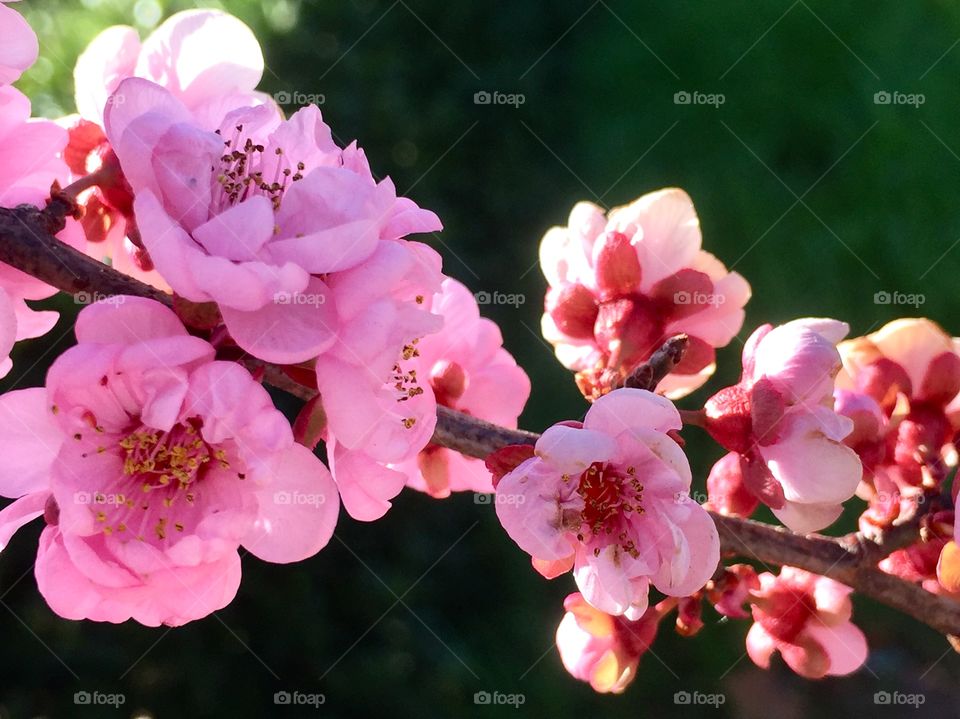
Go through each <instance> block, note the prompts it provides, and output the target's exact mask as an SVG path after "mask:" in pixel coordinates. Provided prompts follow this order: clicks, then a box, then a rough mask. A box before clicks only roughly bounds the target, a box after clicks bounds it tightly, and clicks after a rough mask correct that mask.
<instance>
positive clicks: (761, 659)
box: [747, 623, 777, 669]
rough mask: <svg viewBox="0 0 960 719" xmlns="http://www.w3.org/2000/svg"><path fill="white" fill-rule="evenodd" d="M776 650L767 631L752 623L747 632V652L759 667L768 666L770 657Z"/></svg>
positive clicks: (766, 667)
mask: <svg viewBox="0 0 960 719" xmlns="http://www.w3.org/2000/svg"><path fill="white" fill-rule="evenodd" d="M776 650H777V644H776V642H775V641H774V639H773V637H771V636H770V635H769V634H768V633H767V631H766V630H765V629H764V628H763V627H762V626H760V625H759V624H756V623H754V624H753V625H752V626H751V627H750V631H749V632H747V654H749V655H750V658H751V659H752V660H753V663H754V664H756V665H757V666H758V667H760V668H761V669H768V668H769V667H770V657H772V656H773V653H774V652H775V651H776Z"/></svg>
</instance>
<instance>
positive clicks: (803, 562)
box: [0, 194, 960, 641]
mask: <svg viewBox="0 0 960 719" xmlns="http://www.w3.org/2000/svg"><path fill="white" fill-rule="evenodd" d="M74 210H75V207H74V206H73V204H72V202H71V201H70V198H69V197H64V196H62V195H57V194H55V196H54V199H53V200H52V201H51V203H50V205H49V206H48V208H47V209H46V210H43V211H40V210H37V209H36V208H33V207H20V208H15V209H4V208H0V261H2V262H5V263H7V264H9V265H12V266H14V267H16V268H18V269H20V270H22V271H24V272H26V273H28V274H30V275H33V276H34V277H37V278H39V279H41V280H43V281H44V282H47V283H48V284H50V285H52V286H54V287H56V288H57V289H60V290H62V291H64V292H68V293H72V294H76V293H80V292H87V293H91V294H93V293H99V294H102V295H133V296H139V297H148V298H150V299H154V300H157V301H159V302H162V303H164V304H166V305H171V304H172V299H171V297H170V295H168V294H166V293H163V292H160V291H159V290H157V289H155V288H153V287H150V286H149V285H146V284H144V283H142V282H139V281H138V280H135V279H133V278H131V277H128V276H126V275H123V274H121V273H119V272H117V271H116V270H113V269H112V268H110V267H108V266H106V265H104V264H102V263H100V262H97V261H96V260H94V259H92V258H90V257H87V256H86V255H84V254H82V253H80V252H77V251H76V250H73V249H72V248H70V247H67V246H66V245H64V244H62V243H61V242H59V241H58V240H57V239H56V238H55V237H53V235H54V234H55V233H57V232H59V231H60V230H61V229H63V226H64V217H65V216H67V215H68V214H70V213H71V212H73V211H74ZM683 342H684V339H682V338H674V339H673V340H671V341H670V342H668V345H667V346H665V347H664V348H662V349H661V351H660V352H659V353H658V354H657V355H655V357H653V358H651V360H650V361H648V363H647V366H646V367H641V368H638V371H637V372H635V373H634V374H635V375H637V376H636V377H635V378H634V377H633V375H631V379H630V380H629V384H631V385H632V386H644V387H652V386H655V385H656V382H657V381H659V379H660V378H662V377H663V376H664V375H665V374H666V372H669V368H670V367H672V366H673V365H674V364H675V363H676V362H677V361H678V356H679V355H678V354H677V352H678V347H679V351H680V352H682V344H683ZM247 364H248V365H249V366H251V367H253V368H255V369H261V370H262V371H263V378H264V380H265V381H266V382H268V383H269V384H272V385H274V386H276V387H278V388H280V389H282V390H285V391H288V392H290V393H291V394H293V395H296V396H297V397H300V398H302V399H309V398H310V397H312V396H313V395H315V391H313V390H311V389H309V388H306V387H303V386H302V385H300V384H298V383H296V382H294V381H293V380H292V379H290V378H288V377H287V375H286V374H284V372H283V371H282V370H281V369H280V368H278V367H274V366H270V365H264V364H263V363H260V362H258V361H256V360H252V359H251V360H249V361H248V362H247ZM638 372H639V374H638ZM651 383H652V384H651ZM537 437H538V435H537V434H535V433H532V432H526V431H523V430H512V429H507V428H505V427H499V426H497V425H493V424H490V423H489V422H485V421H483V420H480V419H477V418H475V417H471V416H468V415H465V414H463V413H461V412H457V411H455V410H452V409H448V408H446V407H440V408H439V409H438V421H437V429H436V432H435V433H434V436H433V441H434V442H435V443H437V444H439V445H442V446H444V447H448V448H450V449H453V450H455V451H458V452H461V453H462V454H464V455H467V456H470V457H477V458H480V459H483V458H485V457H486V456H487V455H488V454H490V453H491V452H493V451H494V450H497V449H499V448H501V447H504V446H506V445H510V444H531V443H533V442H535V441H536V440H537ZM711 514H712V517H713V519H714V521H715V522H716V525H717V528H718V530H719V532H720V539H721V550H722V552H723V554H724V555H725V556H728V557H729V556H740V557H743V558H745V559H747V560H751V561H756V562H758V563H760V564H762V565H776V566H782V565H789V566H794V567H799V568H801V569H806V570H808V571H810V572H814V573H816V574H821V575H824V576H827V577H831V578H833V579H836V580H837V581H839V582H842V583H844V584H846V585H848V586H850V587H853V588H854V589H855V590H856V591H857V592H859V593H861V594H864V595H866V596H869V597H872V598H873V599H875V600H877V601H878V602H880V603H882V604H886V605H887V606H889V607H892V608H894V609H897V610H899V611H901V612H903V613H905V614H908V615H910V616H911V617H914V618H915V619H917V620H918V621H920V622H923V623H925V624H927V625H928V626H930V627H932V628H933V629H935V630H937V631H938V632H940V633H942V634H945V635H947V636H948V638H950V639H951V641H956V640H955V637H956V636H957V635H960V602H955V601H952V600H949V599H945V598H943V597H939V596H937V595H934V594H931V593H930V592H927V591H926V590H924V589H923V588H922V587H920V586H919V585H917V584H913V583H911V582H907V581H905V580H903V579H900V578H899V577H895V576H891V575H888V574H885V573H884V572H882V571H880V570H878V569H876V564H877V562H878V561H879V560H880V559H881V558H883V557H884V556H886V555H888V554H889V553H890V552H892V551H894V550H896V549H899V548H902V547H905V546H908V545H910V544H912V543H913V542H915V541H917V539H918V526H919V525H918V522H919V518H918V519H917V520H916V522H909V523H907V524H905V525H904V526H902V527H898V528H895V529H894V530H892V531H891V532H889V533H888V534H887V535H885V536H884V537H883V538H882V540H881V541H879V542H877V541H871V540H869V539H866V538H864V537H862V536H861V535H859V534H852V535H847V536H846V537H839V538H835V537H826V536H821V535H807V536H800V535H796V534H793V533H791V532H789V531H787V530H785V529H783V528H781V527H774V526H771V525H767V524H763V523H760V522H755V521H751V520H747V519H739V518H735V517H726V516H722V515H719V514H716V513H711Z"/></svg>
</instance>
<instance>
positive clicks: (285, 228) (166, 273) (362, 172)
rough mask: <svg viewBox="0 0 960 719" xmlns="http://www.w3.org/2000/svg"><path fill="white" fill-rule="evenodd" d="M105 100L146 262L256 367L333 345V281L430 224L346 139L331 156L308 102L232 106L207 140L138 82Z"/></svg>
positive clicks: (178, 109)
mask: <svg viewBox="0 0 960 719" xmlns="http://www.w3.org/2000/svg"><path fill="white" fill-rule="evenodd" d="M114 98H115V101H114V102H112V103H110V104H109V105H108V108H107V114H106V130H107V137H108V138H109V140H110V143H111V145H112V146H113V148H114V150H115V151H116V153H117V156H118V157H119V159H120V163H121V166H122V168H123V172H124V175H125V176H126V179H127V180H128V181H129V183H130V185H131V187H132V188H133V190H134V192H135V195H136V202H135V212H136V216H137V222H138V226H139V228H140V234H141V236H142V239H143V244H144V246H145V247H146V249H147V251H148V252H149V254H150V257H151V259H152V261H153V264H154V265H155V266H156V268H157V270H158V271H159V272H160V274H161V275H162V276H163V277H164V279H166V280H167V281H168V282H169V283H170V285H171V287H173V289H174V290H175V291H176V292H177V294H179V295H181V296H183V297H184V298H186V299H188V300H190V301H192V302H216V303H217V304H218V305H219V307H220V311H221V313H222V315H223V319H224V322H225V323H226V326H227V328H228V330H229V331H230V334H231V336H232V337H233V339H234V340H235V341H236V342H237V344H238V345H240V347H242V348H243V349H244V350H246V351H247V352H249V353H251V354H253V355H255V356H257V357H260V358H261V359H264V360H267V361H269V362H278V363H283V364H290V363H296V362H303V361H306V360H309V359H311V358H313V357H316V356H317V355H318V354H320V353H322V352H324V351H325V350H327V349H329V348H330V347H331V346H332V345H333V344H334V343H335V342H336V341H337V337H338V332H339V331H340V329H339V328H338V327H337V325H336V321H337V319H336V318H337V315H338V313H339V310H338V308H336V307H335V306H334V302H333V301H332V297H331V283H332V282H333V278H334V277H335V276H336V274H337V273H339V272H343V271H344V270H347V269H349V268H352V267H355V266H357V265H359V264H360V263H363V262H364V261H365V260H368V259H369V258H371V257H372V256H373V255H374V254H375V252H376V250H377V249H378V247H379V245H380V244H382V242H383V241H393V240H396V239H398V238H401V237H403V236H405V235H407V234H409V233H413V232H426V231H432V230H437V229H440V223H439V221H438V220H437V218H436V216H435V215H434V214H433V213H432V212H428V211H425V210H421V209H420V208H418V207H417V206H416V205H415V204H414V203H413V202H411V201H410V200H407V199H404V198H397V196H396V193H395V191H394V187H393V183H392V182H391V181H390V180H389V179H384V180H382V181H380V182H379V183H377V182H376V181H375V180H374V179H373V176H372V175H371V173H370V168H369V166H368V164H367V162H366V158H365V156H364V154H363V152H362V151H361V150H360V149H358V148H357V146H356V145H355V144H353V145H350V146H349V147H348V148H347V149H346V150H341V149H340V148H339V147H337V145H336V144H335V143H334V142H333V139H332V137H331V132H330V128H329V127H327V126H326V125H325V124H324V123H323V120H322V118H321V116H320V111H319V109H317V108H316V107H314V106H310V107H305V108H303V109H301V110H299V111H297V112H296V113H295V114H294V115H293V116H292V117H291V118H290V119H289V120H280V119H279V118H278V117H277V116H276V113H275V112H274V111H273V110H272V109H271V108H269V107H266V106H259V107H242V108H239V109H237V110H234V111H232V112H230V113H228V114H227V115H226V117H225V118H224V120H223V121H222V123H221V125H220V127H219V129H218V130H217V131H216V132H209V131H207V130H205V129H203V128H202V127H201V126H200V125H198V124H197V122H196V120H195V119H194V118H193V117H192V116H191V114H190V112H189V111H188V110H187V108H186V107H185V106H184V105H183V104H182V103H181V102H180V101H179V100H177V99H176V97H174V96H173V95H172V94H171V93H170V92H168V91H167V90H165V89H164V88H162V87H160V86H158V85H155V84H153V83H150V82H148V81H146V80H141V79H139V78H130V79H127V80H124V81H123V82H122V83H121V84H120V86H119V88H118V89H117V92H116V93H115V94H114ZM121 98H122V99H123V101H122V102H120V99H121ZM371 293H372V294H376V292H375V291H374V290H371Z"/></svg>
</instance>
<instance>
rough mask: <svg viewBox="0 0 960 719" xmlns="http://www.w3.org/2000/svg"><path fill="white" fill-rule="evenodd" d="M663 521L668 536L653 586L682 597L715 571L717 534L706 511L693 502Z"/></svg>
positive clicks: (718, 540) (692, 591)
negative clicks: (667, 529) (668, 533)
mask: <svg viewBox="0 0 960 719" xmlns="http://www.w3.org/2000/svg"><path fill="white" fill-rule="evenodd" d="M671 520H672V521H671ZM662 521H663V522H664V523H668V522H669V532H670V535H671V536H670V539H669V540H668V542H667V544H666V547H664V548H665V549H667V550H668V551H664V552H663V556H662V558H661V565H660V571H659V572H657V574H656V575H655V577H654V579H653V583H654V586H656V588H657V589H659V590H660V591H661V592H663V593H664V594H669V595H671V596H674V597H685V596H688V595H690V594H693V593H694V592H695V591H697V590H698V589H700V588H701V587H702V586H703V585H704V584H706V583H707V581H708V580H709V579H710V577H711V576H712V575H713V573H714V572H715V571H716V570H717V564H718V563H719V561H720V535H719V534H718V533H717V527H716V525H715V524H714V523H713V519H712V518H711V517H710V515H709V514H708V513H707V512H706V510H704V509H703V507H701V506H700V505H698V504H696V503H694V502H692V501H690V502H686V503H684V504H682V505H680V506H679V507H678V508H677V510H676V511H675V512H674V513H673V515H672V516H671V517H669V518H667V517H664V518H663V520H662ZM661 546H663V545H661ZM670 550H672V551H670Z"/></svg>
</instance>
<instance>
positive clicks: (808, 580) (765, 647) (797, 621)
mask: <svg viewBox="0 0 960 719" xmlns="http://www.w3.org/2000/svg"><path fill="white" fill-rule="evenodd" d="M851 591H852V590H851V589H850V588H849V587H846V586H844V585H843V584H840V583H839V582H835V581H834V580H832V579H828V578H827V577H821V576H818V575H816V574H810V573H809V572H805V571H804V570H802V569H796V568H794V567H783V568H782V569H781V570H780V575H779V576H774V575H773V574H770V573H769V572H764V573H763V574H761V575H760V589H759V590H758V591H755V592H753V593H752V596H753V599H752V601H753V620H754V624H753V626H752V627H750V631H749V632H748V633H747V653H748V654H749V655H750V658H751V659H752V660H753V661H754V663H755V664H756V665H757V666H759V667H763V668H764V669H767V668H768V667H769V666H770V657H771V656H773V653H774V652H777V651H779V652H780V655H781V656H782V657H783V659H784V661H785V662H786V663H787V666H789V667H790V668H791V669H792V670H793V671H795V672H796V673H797V674H799V675H800V676H802V677H806V678H807V679H820V678H822V677H824V676H842V675H844V674H850V673H852V672H855V671H856V670H857V669H859V668H860V667H861V666H862V665H863V663H864V662H865V661H866V659H867V640H866V638H865V637H864V636H863V632H861V631H860V629H858V628H857V627H856V626H855V625H854V624H853V623H852V622H851V621H850V616H851V613H852V611H853V607H852V605H851V603H850V596H849V595H850V592H851Z"/></svg>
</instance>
